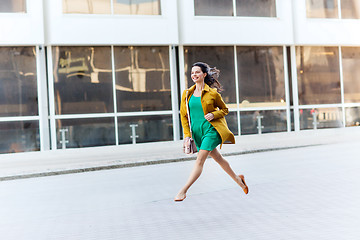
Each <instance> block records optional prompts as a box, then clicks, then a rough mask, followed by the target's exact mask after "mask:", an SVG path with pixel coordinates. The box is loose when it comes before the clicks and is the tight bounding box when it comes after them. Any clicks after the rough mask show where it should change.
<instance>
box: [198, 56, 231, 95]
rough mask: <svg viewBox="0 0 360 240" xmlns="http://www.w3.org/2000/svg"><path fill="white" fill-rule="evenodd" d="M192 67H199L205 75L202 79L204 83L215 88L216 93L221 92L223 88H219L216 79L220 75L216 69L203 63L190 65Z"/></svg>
mask: <svg viewBox="0 0 360 240" xmlns="http://www.w3.org/2000/svg"><path fill="white" fill-rule="evenodd" d="M192 67H200V68H201V71H202V72H203V73H206V76H205V78H204V82H205V83H206V84H207V85H209V87H211V88H216V89H217V91H218V92H221V91H222V90H224V89H223V87H222V86H221V84H220V82H219V80H218V78H219V75H220V70H219V69H217V68H216V67H213V68H211V67H210V66H209V64H207V63H204V62H196V63H194V64H193V65H192Z"/></svg>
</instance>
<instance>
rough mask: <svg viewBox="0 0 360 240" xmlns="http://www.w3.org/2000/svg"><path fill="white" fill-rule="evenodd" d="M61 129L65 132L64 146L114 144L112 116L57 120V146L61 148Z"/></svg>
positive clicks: (79, 146) (78, 146) (77, 146)
mask: <svg viewBox="0 0 360 240" xmlns="http://www.w3.org/2000/svg"><path fill="white" fill-rule="evenodd" d="M61 129H67V130H66V132H65V140H67V141H68V143H66V148H81V147H93V146H106V145H115V124H114V118H84V119H62V120H57V126H56V133H57V148H58V149H61V148H62V143H61V142H60V141H62V140H63V137H62V134H61V131H60V130H61Z"/></svg>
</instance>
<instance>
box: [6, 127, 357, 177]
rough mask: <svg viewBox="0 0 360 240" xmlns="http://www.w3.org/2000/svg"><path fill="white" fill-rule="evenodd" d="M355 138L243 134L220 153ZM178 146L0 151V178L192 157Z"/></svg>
mask: <svg viewBox="0 0 360 240" xmlns="http://www.w3.org/2000/svg"><path fill="white" fill-rule="evenodd" d="M359 139H360V128H359V127H351V128H341V129H321V130H317V131H315V130H307V131H300V132H291V133H286V132H285V133H271V134H262V135H246V136H240V137H237V138H236V144H230V145H229V144H225V145H223V147H222V149H221V152H222V154H223V155H225V156H231V155H239V154H246V153H253V152H261V151H272V150H278V149H287V148H296V147H306V146H313V145H324V144H333V143H342V142H352V141H356V140H359ZM181 146H182V141H171V142H158V143H144V144H136V145H132V144H131V145H120V146H107V147H93V148H82V149H66V150H55V151H45V152H30V153H16V154H1V155H0V181H4V180H12V179H20V178H29V177H39V176H49V175H58V174H68V173H76V172H87V171H96V170H102V169H112V168H123V167H131V166H141V165H149V164H159V163H167V162H178V161H186V160H192V159H195V156H196V155H190V156H189V155H185V154H184V153H183V152H182V147H181Z"/></svg>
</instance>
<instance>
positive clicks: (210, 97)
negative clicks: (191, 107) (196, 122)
mask: <svg viewBox="0 0 360 240" xmlns="http://www.w3.org/2000/svg"><path fill="white" fill-rule="evenodd" d="M195 87H196V85H193V86H192V87H190V88H189V89H188V90H185V91H184V92H183V95H182V97H181V106H180V117H181V124H182V127H183V129H184V137H191V133H190V127H189V121H188V117H187V111H186V101H185V98H186V97H187V99H188V100H189V99H190V97H191V96H192V94H193V93H194V91H195ZM201 105H202V108H203V110H204V113H205V115H206V114H208V113H212V114H214V119H213V120H211V121H210V123H211V125H212V126H213V127H214V128H215V129H216V131H217V132H218V133H219V134H220V137H221V140H222V143H221V145H220V148H221V146H222V144H223V143H225V144H226V143H232V144H234V143H235V137H234V134H233V133H232V132H231V131H230V130H229V128H228V126H227V123H226V120H225V116H226V115H227V114H228V113H229V109H228V108H227V106H226V104H225V102H224V101H223V99H222V97H221V95H220V94H219V93H218V92H217V90H216V89H214V88H210V87H209V85H207V84H205V86H204V90H203V91H202V92H201Z"/></svg>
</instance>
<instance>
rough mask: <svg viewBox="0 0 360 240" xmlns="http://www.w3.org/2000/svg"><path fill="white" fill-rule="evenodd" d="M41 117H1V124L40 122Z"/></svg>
mask: <svg viewBox="0 0 360 240" xmlns="http://www.w3.org/2000/svg"><path fill="white" fill-rule="evenodd" d="M39 120H40V117H39V116H28V117H0V122H18V121H39Z"/></svg>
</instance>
